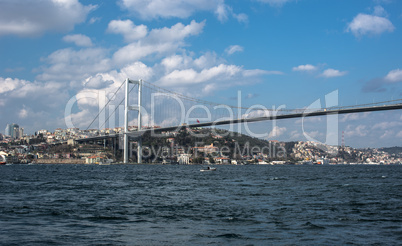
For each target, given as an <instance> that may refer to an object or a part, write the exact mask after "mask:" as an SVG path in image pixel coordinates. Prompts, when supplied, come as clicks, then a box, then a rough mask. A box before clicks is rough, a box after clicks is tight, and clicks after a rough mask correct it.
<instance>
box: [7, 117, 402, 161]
mask: <svg viewBox="0 0 402 246" xmlns="http://www.w3.org/2000/svg"><path fill="white" fill-rule="evenodd" d="M5 130H6V131H5V134H4V135H3V134H0V163H1V162H14V163H17V162H20V163H29V162H37V163H88V164H92V163H105V162H119V161H121V159H122V150H121V148H116V146H117V145H118V143H114V147H115V148H112V147H111V146H110V145H109V146H106V144H105V142H102V141H101V142H98V143H95V144H77V141H75V140H77V139H84V138H89V137H95V136H103V135H111V134H122V133H123V131H124V129H123V128H122V127H116V128H113V129H111V128H106V129H102V130H98V129H89V130H80V129H78V128H68V129H61V128H58V129H56V130H55V131H54V132H51V131H48V130H45V129H42V130H39V131H37V132H36V133H35V134H34V135H27V134H24V130H23V128H20V127H19V126H18V125H17V124H8V125H7V127H6V129H5ZM130 130H131V131H135V130H136V127H134V126H131V127H130ZM195 131H207V133H208V135H207V137H206V139H207V140H208V141H209V142H208V143H206V142H205V143H204V144H202V143H197V144H193V143H192V144H193V145H191V144H188V146H187V145H184V144H183V141H184V139H181V138H182V137H183V136H181V134H179V133H178V132H164V133H163V134H162V135H163V136H164V137H160V139H158V140H157V141H156V143H157V145H156V146H155V144H154V145H153V146H146V145H143V152H144V151H145V153H144V154H143V155H144V156H145V159H144V162H147V163H149V162H154V163H166V164H169V163H176V164H198V163H204V164H271V165H280V164H305V165H307V164H401V163H402V153H401V151H399V153H389V152H387V151H384V150H381V149H375V148H373V149H354V148H351V147H342V146H328V145H324V144H321V143H317V142H311V141H298V142H290V143H285V142H278V141H265V140H258V141H260V142H259V143H258V146H248V142H247V143H245V144H244V143H243V144H240V139H239V138H236V137H233V136H231V135H230V134H228V135H227V136H225V134H222V135H223V136H222V135H219V134H217V133H216V132H215V131H211V130H205V129H198V130H197V129H196V130H195ZM222 131H224V130H222ZM241 138H246V139H247V138H250V137H248V136H245V135H242V136H241ZM250 139H252V138H250ZM250 141H251V140H250ZM243 142H244V140H243ZM135 144H136V143H132V144H131V145H132V150H136V148H135V147H133V145H135ZM157 147H160V148H157ZM246 147H248V148H251V151H249V150H250V149H248V150H247V151H246V149H245V148H246ZM278 150H279V151H282V155H278V153H279V152H278ZM146 151H148V152H149V153H151V154H149V155H148V157H149V158H146V157H147V152H146ZM275 151H276V152H275ZM130 156H131V157H133V156H135V154H133V153H131V155H130ZM6 159H7V160H6ZM133 161H134V162H135V159H133Z"/></svg>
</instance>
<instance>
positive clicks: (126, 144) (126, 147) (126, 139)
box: [123, 78, 142, 164]
mask: <svg viewBox="0 0 402 246" xmlns="http://www.w3.org/2000/svg"><path fill="white" fill-rule="evenodd" d="M130 83H132V84H138V105H136V106H130V105H129V104H130V100H129V94H130V91H129V85H130ZM141 95H142V80H138V81H132V80H130V79H128V78H127V79H126V93H125V105H124V159H123V162H124V163H126V164H127V163H128V153H129V151H130V145H129V136H128V133H129V131H128V111H129V110H137V111H138V131H140V130H141V124H142V121H141ZM141 154H142V143H141V137H140V136H139V139H138V149H137V162H138V163H141V162H142V155H141Z"/></svg>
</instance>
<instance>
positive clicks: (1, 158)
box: [0, 155, 7, 165]
mask: <svg viewBox="0 0 402 246" xmlns="http://www.w3.org/2000/svg"><path fill="white" fill-rule="evenodd" d="M6 163H7V161H6V157H5V156H4V155H0V165H6Z"/></svg>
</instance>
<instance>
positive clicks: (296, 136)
mask: <svg viewBox="0 0 402 246" xmlns="http://www.w3.org/2000/svg"><path fill="white" fill-rule="evenodd" d="M301 136H302V135H301V134H300V133H299V132H297V131H296V130H294V131H292V132H291V133H290V139H300V138H301Z"/></svg>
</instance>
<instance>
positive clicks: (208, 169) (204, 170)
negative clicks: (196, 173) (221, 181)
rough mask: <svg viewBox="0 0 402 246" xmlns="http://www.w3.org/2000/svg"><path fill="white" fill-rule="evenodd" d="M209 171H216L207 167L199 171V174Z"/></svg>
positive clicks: (214, 168)
mask: <svg viewBox="0 0 402 246" xmlns="http://www.w3.org/2000/svg"><path fill="white" fill-rule="evenodd" d="M210 171H216V167H207V168H205V169H201V170H200V172H210Z"/></svg>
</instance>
